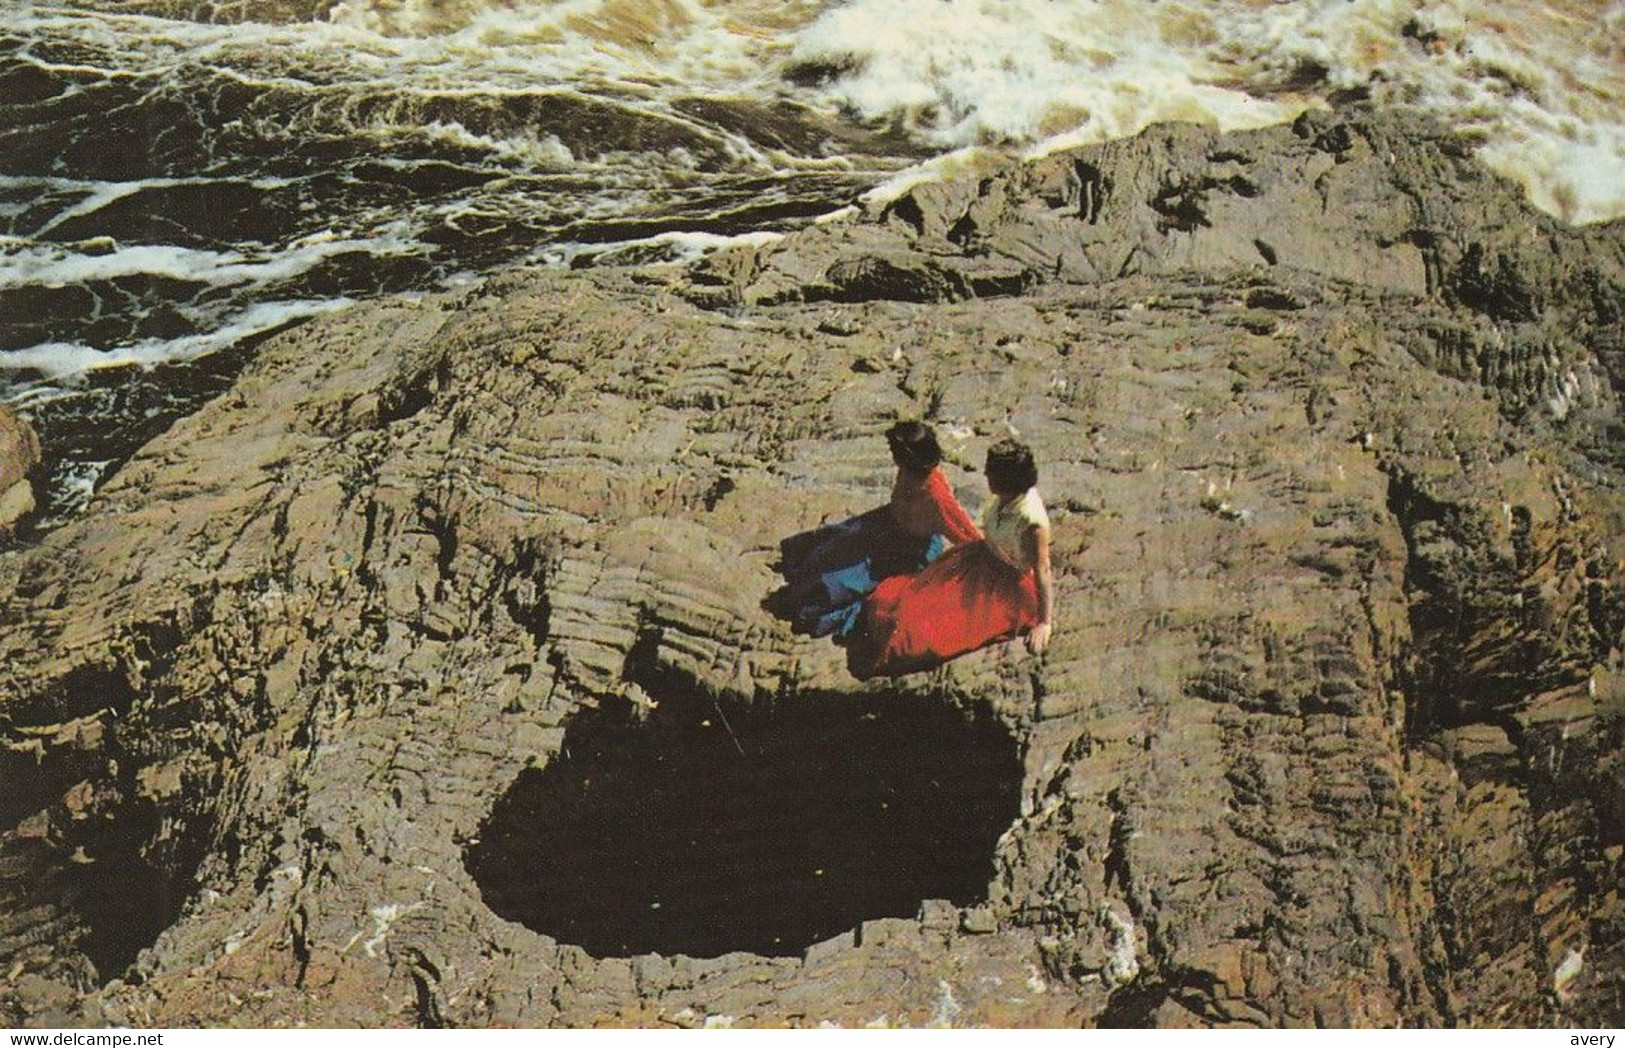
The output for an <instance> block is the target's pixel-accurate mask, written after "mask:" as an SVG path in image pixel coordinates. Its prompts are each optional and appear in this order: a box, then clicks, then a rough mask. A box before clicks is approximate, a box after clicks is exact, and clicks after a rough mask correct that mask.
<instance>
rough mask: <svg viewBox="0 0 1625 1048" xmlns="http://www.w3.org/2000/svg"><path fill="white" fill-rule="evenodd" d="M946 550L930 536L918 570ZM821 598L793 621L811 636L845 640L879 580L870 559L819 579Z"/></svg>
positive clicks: (940, 540) (937, 537)
mask: <svg viewBox="0 0 1625 1048" xmlns="http://www.w3.org/2000/svg"><path fill="white" fill-rule="evenodd" d="M947 549H948V540H947V539H946V538H944V537H943V536H942V535H940V534H939V535H932V536H931V538H930V540H929V541H927V542H926V544H925V547H924V548H923V549H922V550H921V551H920V559H919V562H918V563H917V564H916V565H915V566H914V570H915V571H919V570H921V569H922V568H924V567H925V566H926V565H927V564H930V563H931V562H932V561H934V560H936V559H937V558H938V557H940V556H942V554H943V553H944V552H946V551H947ZM819 583H820V586H821V588H822V589H823V591H824V593H823V596H824V599H823V601H821V602H819V603H817V604H807V605H804V606H803V607H802V608H801V610H800V611H799V612H798V613H797V615H796V618H797V620H798V621H799V622H800V623H801V624H802V625H803V626H804V627H805V628H806V629H807V630H808V632H810V633H811V634H812V635H813V636H815V637H831V636H833V637H846V636H848V635H850V634H851V632H852V630H853V629H854V628H855V627H856V626H857V624H858V616H859V614H860V613H861V612H862V611H863V601H864V600H865V599H866V598H867V597H868V596H869V594H871V593H873V592H874V589H875V587H876V586H878V585H879V584H880V580H879V579H877V578H875V576H874V558H873V557H872V556H871V557H864V558H863V559H862V560H859V561H858V562H857V563H855V564H848V565H846V566H844V567H839V568H833V569H831V570H829V571H826V572H824V573H823V574H822V575H820V576H819Z"/></svg>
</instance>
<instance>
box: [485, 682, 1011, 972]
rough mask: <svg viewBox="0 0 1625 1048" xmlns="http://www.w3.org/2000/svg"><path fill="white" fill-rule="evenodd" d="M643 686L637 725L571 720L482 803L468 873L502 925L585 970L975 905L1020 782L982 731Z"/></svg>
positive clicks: (890, 703) (875, 700)
mask: <svg viewBox="0 0 1625 1048" xmlns="http://www.w3.org/2000/svg"><path fill="white" fill-rule="evenodd" d="M641 684H642V685H643V686H644V687H645V688H646V691H647V693H648V694H649V695H650V696H652V697H653V699H654V700H655V701H656V703H657V705H656V707H655V708H654V709H653V710H644V709H642V708H641V707H640V708H636V709H635V708H634V707H632V705H631V704H629V703H614V704H610V705H608V706H606V707H603V708H599V709H589V710H583V711H582V712H580V713H578V714H576V715H575V716H574V717H573V718H572V720H571V721H570V726H569V728H568V729H567V731H566V735H565V740H564V747H563V750H562V752H561V753H560V754H559V755H557V756H556V757H554V759H553V760H552V761H551V762H550V763H549V764H548V765H547V766H546V767H545V768H542V769H529V770H526V771H525V772H523V773H521V774H520V776H519V777H518V779H517V780H516V781H515V782H514V784H513V786H512V787H511V788H510V789H509V791H508V793H507V794H506V795H505V796H503V797H502V798H501V800H499V801H498V802H497V804H496V806H495V808H494V809H493V811H492V813H491V816H490V817H489V819H488V820H487V821H486V823H485V825H484V826H483V827H482V829H481V832H480V838H479V841H478V843H476V844H475V845H474V846H472V847H471V848H470V849H469V851H468V853H467V856H466V862H467V865H468V868H469V871H470V872H471V873H472V874H473V876H474V879H475V880H476V881H477V882H478V883H479V885H480V889H481V891H482V893H483V895H484V898H485V901H486V903H487V905H489V906H490V907H491V909H492V910H494V911H495V912H496V913H498V914H499V915H501V916H503V917H506V918H508V919H509V920H514V921H518V922H520V923H522V924H524V925H526V926H527V927H530V928H532V929H534V930H536V931H539V932H542V933H543V934H546V935H550V936H552V937H554V938H556V939H558V940H559V941H560V942H564V943H569V944H572V945H577V946H581V947H583V948H585V949H586V950H587V951H588V952H589V953H591V954H593V955H595V956H599V957H630V956H636V955H638V954H645V953H663V954H688V955H690V956H696V957H715V956H720V955H722V954H724V953H729V952H732V951H735V950H743V951H748V952H752V953H759V954H766V955H774V956H793V955H798V954H800V953H801V952H802V951H803V950H804V949H805V948H806V947H808V946H810V945H811V944H813V943H816V942H819V941H820V940H823V939H827V938H830V937H831V936H834V935H838V934H841V933H843V932H847V931H849V930H851V929H852V928H854V927H856V926H857V925H858V924H859V923H860V922H862V921H864V920H868V919H874V918H879V917H911V916H913V915H914V914H915V913H917V912H918V910H919V905H920V902H921V901H922V900H924V899H947V900H950V901H951V902H953V903H954V904H956V905H968V904H971V903H975V902H979V901H982V900H984V899H985V898H986V897H987V887H988V882H989V879H990V878H991V876H992V872H993V866H992V860H993V852H994V846H995V843H996V842H997V841H998V839H999V836H1000V835H1001V834H1002V833H1003V832H1004V831H1005V829H1007V828H1008V827H1009V825H1010V824H1011V822H1012V821H1013V820H1014V819H1015V818H1016V816H1017V814H1018V807H1019V791H1020V785H1021V774H1022V766H1021V761H1020V755H1019V753H1018V748H1017V745H1016V741H1015V740H1014V739H1013V738H1012V737H1011V736H1010V735H1009V733H1008V732H1007V731H1006V730H1005V729H1004V728H1003V727H1002V726H1001V725H999V724H998V723H997V722H995V721H993V720H992V719H991V718H988V717H986V716H978V715H974V714H969V713H967V712H965V711H962V710H959V709H956V708H954V707H951V706H949V705H947V704H945V703H942V702H940V701H936V700H928V699H923V698H918V697H904V696H899V695H891V694H876V695H861V696H840V695H803V696H796V697H792V698H786V699H780V700H778V701H776V702H772V703H768V702H759V703H757V704H754V705H750V706H745V705H742V704H738V703H733V702H729V701H727V700H722V701H721V702H718V701H716V700H714V699H713V698H712V697H711V696H709V695H707V694H705V693H703V692H702V691H700V690H699V689H698V688H696V687H695V685H694V683H693V682H692V681H691V680H688V679H686V678H684V677H682V676H679V675H676V674H670V673H663V674H658V675H654V678H653V679H645V680H643V681H642V682H641Z"/></svg>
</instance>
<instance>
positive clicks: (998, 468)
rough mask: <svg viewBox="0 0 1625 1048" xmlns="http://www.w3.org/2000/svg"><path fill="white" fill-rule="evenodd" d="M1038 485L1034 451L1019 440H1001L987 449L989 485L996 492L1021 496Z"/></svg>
mask: <svg viewBox="0 0 1625 1048" xmlns="http://www.w3.org/2000/svg"><path fill="white" fill-rule="evenodd" d="M1037 483H1038V464H1037V463H1036V462H1034V461H1033V449H1032V448H1029V447H1028V446H1027V445H1025V444H1023V443H1022V442H1021V441H1019V440H1001V441H999V442H998V443H997V444H995V445H993V446H992V447H991V448H988V449H987V484H988V487H990V488H992V489H993V490H994V491H997V492H1001V493H1003V494H1007V495H1015V494H1019V493H1021V492H1023V491H1026V490H1027V489H1028V488H1030V487H1032V486H1033V485H1035V484H1037Z"/></svg>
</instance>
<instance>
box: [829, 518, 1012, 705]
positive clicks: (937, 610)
mask: <svg viewBox="0 0 1625 1048" xmlns="http://www.w3.org/2000/svg"><path fill="white" fill-rule="evenodd" d="M1036 625H1038V582H1037V579H1036V577H1035V576H1034V574H1033V572H1031V571H1018V570H1017V569H1016V568H1014V567H1012V566H1011V565H1010V564H1009V563H1008V562H1006V561H1005V560H1003V559H1002V558H1001V557H1000V556H999V555H998V554H997V553H994V552H993V550H992V549H991V548H989V546H988V544H987V543H986V542H985V541H978V542H970V543H966V544H965V545H963V546H955V547H954V548H953V549H951V550H949V551H948V552H946V553H944V554H943V555H942V556H941V557H939V558H937V560H936V561H935V562H934V563H932V564H931V565H930V566H929V567H927V568H926V569H925V570H924V571H921V572H920V573H919V574H917V575H899V576H896V577H894V578H889V579H885V580H883V581H882V582H881V583H880V585H879V586H877V587H875V591H874V593H872V594H871V595H870V597H869V600H868V603H867V604H866V606H865V608H864V618H863V622H862V623H861V625H860V629H861V630H862V631H863V643H864V644H865V645H866V646H867V652H868V654H867V660H866V662H867V664H866V665H860V666H858V667H856V669H858V670H859V671H860V672H861V675H862V676H866V677H875V676H884V677H895V676H900V675H901V674H904V673H914V672H916V671H918V670H923V669H930V668H931V667H932V666H936V665H940V664H941V663H944V662H947V661H948V660H949V659H952V658H956V657H958V656H960V655H963V654H965V653H966V652H971V651H975V650H976V649H977V648H981V647H985V646H986V645H988V644H992V643H994V642H996V641H1001V640H1006V639H1008V638H1011V637H1014V636H1017V635H1019V634H1021V633H1024V632H1026V631H1027V630H1030V629H1032V628H1033V627H1034V626H1036Z"/></svg>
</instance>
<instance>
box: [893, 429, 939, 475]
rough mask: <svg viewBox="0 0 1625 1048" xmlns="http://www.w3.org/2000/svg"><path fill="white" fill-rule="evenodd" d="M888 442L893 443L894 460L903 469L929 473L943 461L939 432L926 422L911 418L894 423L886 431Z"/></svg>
mask: <svg viewBox="0 0 1625 1048" xmlns="http://www.w3.org/2000/svg"><path fill="white" fill-rule="evenodd" d="M886 443H887V444H890V445H891V457H892V461H893V462H895V463H897V465H898V466H900V467H901V468H903V469H910V470H913V471H914V472H916V473H929V472H930V471H931V470H933V469H935V468H936V467H937V464H938V463H939V462H941V461H942V446H941V445H940V444H938V443H937V434H936V433H935V431H933V430H932V429H931V427H930V426H927V425H926V424H925V423H924V422H915V421H912V420H910V421H904V422H899V423H897V424H895V425H893V426H892V428H891V429H888V430H887V431H886Z"/></svg>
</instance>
